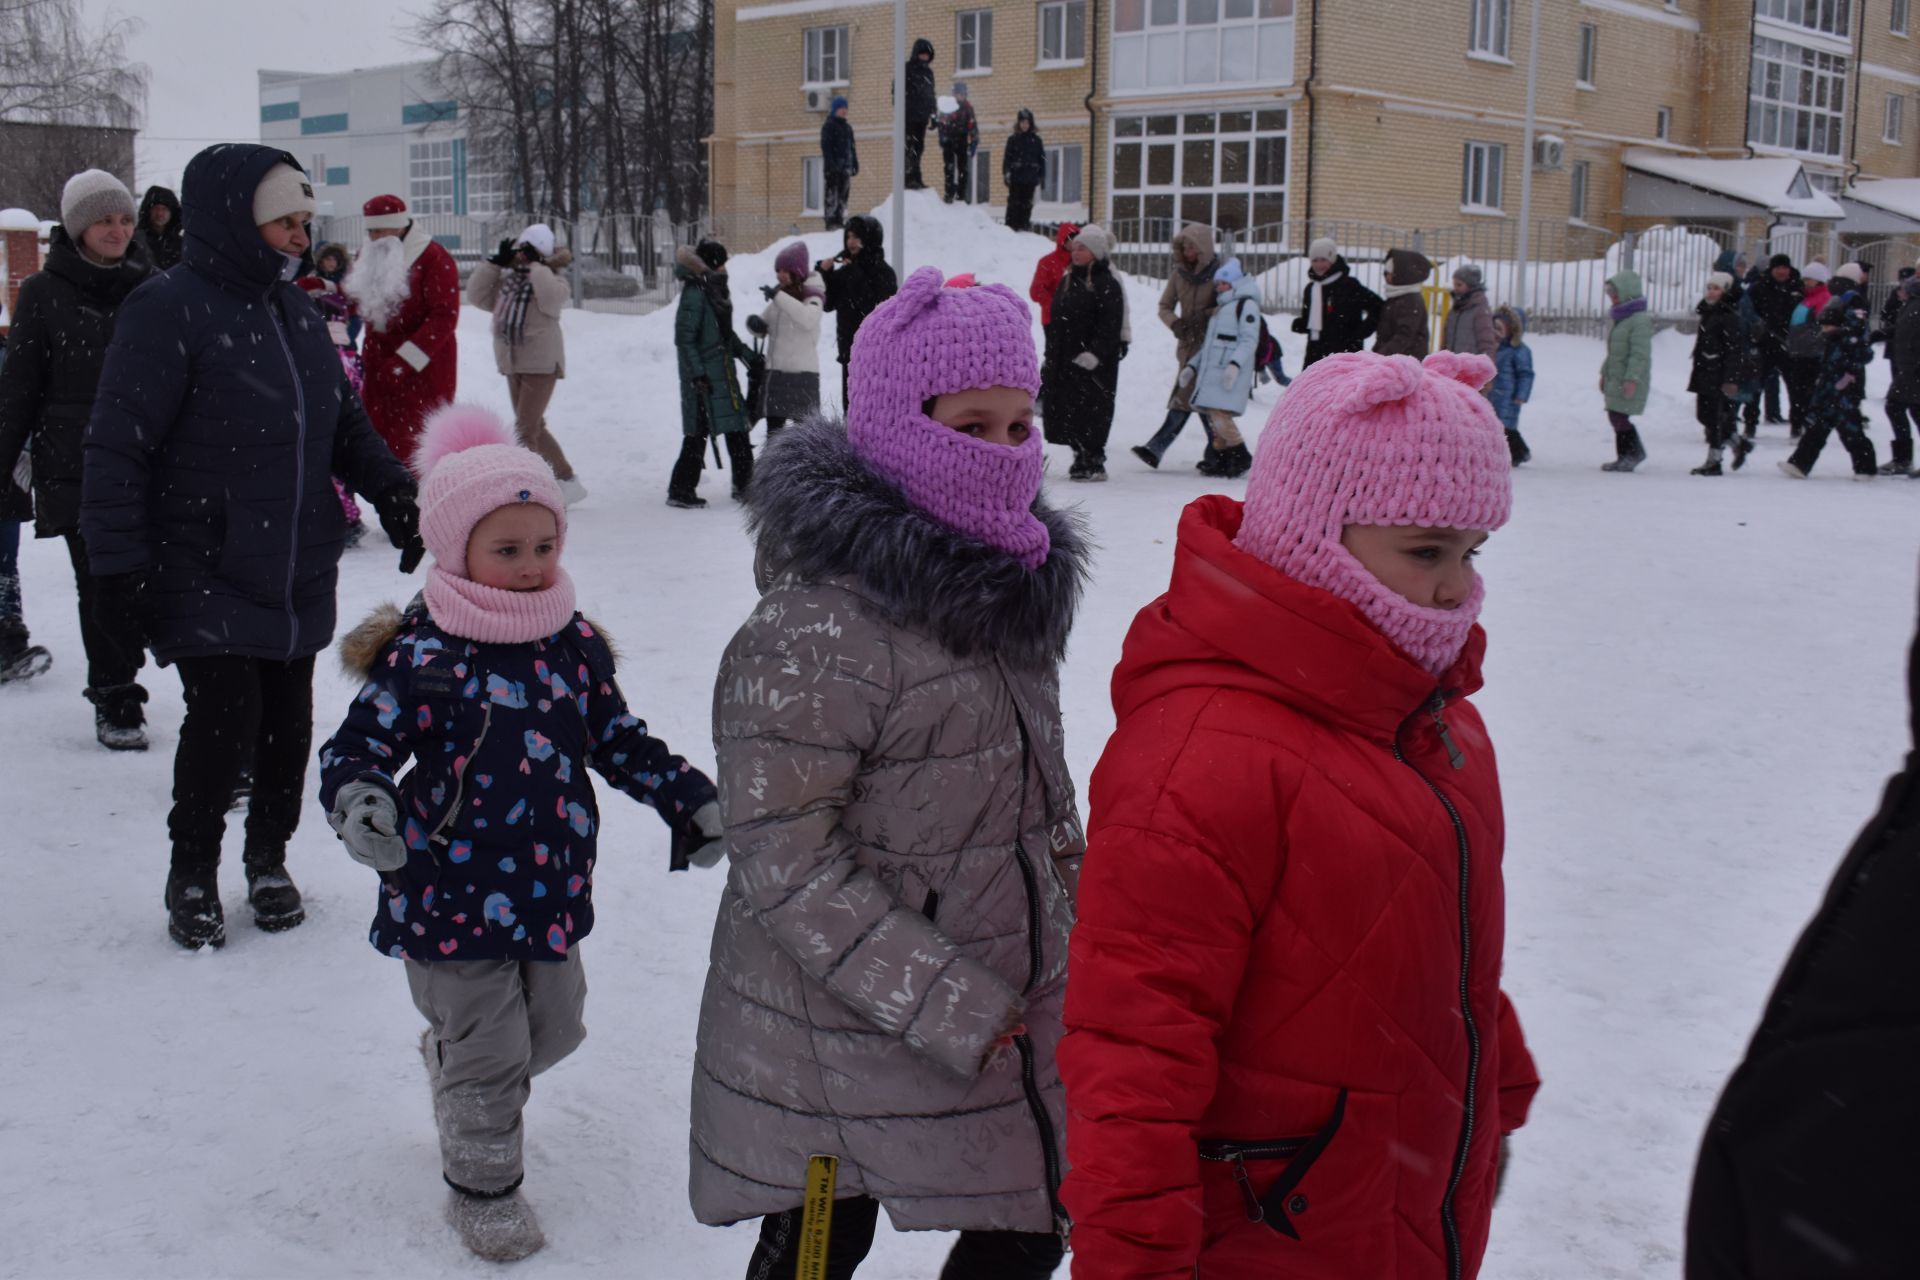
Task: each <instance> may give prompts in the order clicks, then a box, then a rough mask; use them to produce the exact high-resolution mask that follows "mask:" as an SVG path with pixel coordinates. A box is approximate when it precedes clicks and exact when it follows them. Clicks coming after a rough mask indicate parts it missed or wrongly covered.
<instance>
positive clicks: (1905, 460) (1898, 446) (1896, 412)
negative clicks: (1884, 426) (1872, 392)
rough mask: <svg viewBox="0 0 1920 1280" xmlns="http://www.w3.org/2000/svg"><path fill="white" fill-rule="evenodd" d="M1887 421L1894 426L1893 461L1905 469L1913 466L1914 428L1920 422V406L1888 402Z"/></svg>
mask: <svg viewBox="0 0 1920 1280" xmlns="http://www.w3.org/2000/svg"><path fill="white" fill-rule="evenodd" d="M1887 421H1888V422H1889V423H1891V424H1892V425H1893V460H1894V462H1896V463H1898V464H1899V465H1900V466H1903V467H1910V466H1912V465H1913V427H1914V423H1916V422H1920V405H1916V404H1907V403H1905V402H1903V401H1900V400H1895V399H1892V398H1891V397H1889V398H1888V400H1887Z"/></svg>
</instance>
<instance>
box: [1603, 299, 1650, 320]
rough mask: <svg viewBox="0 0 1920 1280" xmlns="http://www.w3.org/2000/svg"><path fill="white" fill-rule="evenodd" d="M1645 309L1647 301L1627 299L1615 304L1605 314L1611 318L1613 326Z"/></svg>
mask: <svg viewBox="0 0 1920 1280" xmlns="http://www.w3.org/2000/svg"><path fill="white" fill-rule="evenodd" d="M1646 309H1647V300H1646V299H1645V298H1643V297H1642V298H1628V299H1627V300H1626V301H1625V302H1621V303H1617V304H1615V305H1614V306H1613V307H1611V308H1609V309H1608V312H1607V314H1608V315H1610V316H1611V317H1613V322H1614V323H1615V324H1619V323H1620V322H1621V321H1622V320H1625V319H1626V318H1627V317H1628V316H1637V315H1639V314H1640V313H1641V312H1642V311H1645V310H1646Z"/></svg>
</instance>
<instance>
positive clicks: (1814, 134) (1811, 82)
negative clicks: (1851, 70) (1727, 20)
mask: <svg viewBox="0 0 1920 1280" xmlns="http://www.w3.org/2000/svg"><path fill="white" fill-rule="evenodd" d="M1847 73H1848V67H1847V59H1845V58H1844V57H1841V56H1840V55H1839V54H1835V53H1828V52H1826V51H1825V50H1823V49H1815V48H1811V47H1809V46H1807V45H1799V44H1792V43H1789V42H1788V41H1785V40H1776V39H1774V38H1773V37H1771V36H1764V35H1755V36H1754V38H1753V64H1752V72H1751V75H1750V80H1751V82H1752V87H1751V89H1750V91H1749V94H1748V98H1747V141H1748V142H1750V143H1752V144H1754V145H1756V146H1763V147H1772V148H1774V149H1776V150H1779V151H1789V152H1795V153H1798V154H1800V155H1811V156H1823V157H1837V156H1839V155H1842V154H1843V153H1844V147H1845V145H1846V136H1847ZM1803 97H1808V98H1809V100H1808V101H1802V100H1801V99H1802V98H1803ZM1823 97H1824V99H1825V101H1824V102H1822V101H1821V99H1822V98H1823ZM1803 132H1804V133H1805V134H1806V135H1807V138H1808V140H1809V145H1806V146H1802V145H1800V138H1801V134H1802V133H1803ZM1822 138H1824V139H1825V141H1826V145H1825V146H1822V145H1819V144H1820V140H1821V139H1822Z"/></svg>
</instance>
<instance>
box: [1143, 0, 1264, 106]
mask: <svg viewBox="0 0 1920 1280" xmlns="http://www.w3.org/2000/svg"><path fill="white" fill-rule="evenodd" d="M1296 7H1297V6H1296V0H1114V3H1113V5H1112V6H1111V13H1112V17H1111V18H1110V20H1109V21H1110V22H1111V28H1110V29H1111V31H1112V35H1111V37H1110V38H1109V43H1108V50H1109V53H1110V55H1111V59H1110V67H1109V71H1108V81H1109V92H1110V93H1111V94H1113V96H1115V97H1125V96H1128V95H1130V94H1162V93H1166V92H1167V91H1169V90H1178V89H1205V90H1208V91H1212V90H1215V89H1239V88H1243V87H1253V86H1268V85H1273V86H1279V85H1288V84H1292V83H1293V63H1294V57H1293V54H1294V12H1295V9H1296ZM1229 63H1233V64H1235V65H1232V66H1230V65H1229ZM1196 66H1203V67H1204V68H1205V69H1204V70H1202V71H1201V72H1200V73H1199V74H1195V68H1196ZM1169 70H1170V71H1171V72H1172V73H1173V74H1172V75H1171V76H1168V75H1166V74H1165V73H1166V72H1167V71H1169Z"/></svg>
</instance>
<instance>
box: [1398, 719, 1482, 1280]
mask: <svg viewBox="0 0 1920 1280" xmlns="http://www.w3.org/2000/svg"><path fill="white" fill-rule="evenodd" d="M1446 703H1447V700H1446V695H1445V694H1444V693H1443V692H1440V691H1437V690H1436V691H1435V693H1434V695H1433V697H1432V698H1431V699H1429V700H1428V702H1427V704H1426V706H1425V707H1424V708H1423V710H1425V711H1426V712H1427V713H1428V714H1429V715H1431V716H1432V717H1433V723H1434V727H1435V729H1437V730H1438V731H1439V734H1440V741H1441V742H1442V743H1443V744H1444V745H1445V747H1446V749H1447V759H1448V762H1449V763H1450V764H1451V765H1452V766H1453V767H1454V768H1456V769H1459V768H1463V767H1464V766H1465V764H1466V756H1465V755H1464V754H1463V753H1462V752H1461V751H1460V749H1459V748H1458V747H1457V746H1455V745H1454V742H1453V736H1452V735H1451V734H1450V733H1449V732H1448V731H1447V722H1446V720H1445V718H1444V716H1443V714H1442V713H1443V712H1444V711H1445V709H1446ZM1403 727H1404V726H1403ZM1393 758H1394V759H1395V760H1398V761H1399V762H1400V763H1401V764H1403V765H1406V766H1407V768H1409V769H1411V770H1413V775H1414V776H1415V777H1416V778H1418V779H1420V781H1421V782H1423V783H1425V784H1426V788H1427V790H1429V791H1431V792H1433V795H1434V798H1435V799H1436V800H1438V801H1439V802H1440V804H1441V807H1442V808H1444V809H1446V811H1447V818H1448V820H1449V821H1451V822H1452V823H1453V838H1454V843H1455V845H1456V846H1457V847H1458V849H1459V857H1460V1017H1461V1020H1462V1021H1463V1022H1464V1023H1465V1025H1466V1028H1467V1088H1466V1105H1465V1106H1464V1108H1463V1109H1462V1115H1461V1118H1460V1141H1459V1144H1458V1146H1456V1147H1455V1148H1454V1153H1453V1172H1452V1173H1451V1175H1450V1176H1449V1177H1448V1178H1447V1191H1446V1194H1445V1195H1444V1196H1442V1197H1441V1200H1440V1225H1441V1228H1442V1230H1443V1231H1444V1232H1445V1233H1446V1238H1447V1280H1461V1267H1462V1261H1461V1252H1460V1226H1459V1223H1458V1222H1457V1221H1456V1220H1455V1218H1454V1210H1453V1198H1454V1194H1455V1193H1456V1192H1457V1191H1459V1189H1460V1180H1461V1179H1462V1178H1463V1177H1465V1176H1466V1172H1467V1152H1468V1151H1469V1150H1471V1149H1472V1147H1473V1128H1474V1120H1475V1105H1476V1102H1475V1095H1476V1094H1477V1093H1478V1090H1479V1084H1480V1028H1479V1026H1478V1024H1476V1023H1475V1022H1474V1020H1473V1002H1472V992H1471V984H1470V981H1469V975H1470V974H1471V973H1472V970H1473V925H1472V915H1471V912H1470V911H1469V908H1468V903H1469V897H1468V886H1469V881H1468V873H1469V870H1470V861H1471V850H1470V849H1469V848H1468V846H1467V827H1466V824H1465V823H1464V822H1462V821H1461V820H1460V811H1459V810H1458V809H1456V808H1454V805H1453V801H1452V800H1449V799H1448V798H1447V793H1446V792H1444V791H1442V790H1441V789H1440V788H1439V787H1437V786H1435V785H1434V783H1433V780H1432V779H1431V778H1429V777H1427V775H1426V774H1424V773H1422V772H1421V771H1420V767H1419V766H1418V765H1416V764H1414V763H1413V762H1412V761H1411V760H1409V759H1407V757H1406V755H1405V754H1404V753H1402V752H1401V750H1400V738H1399V734H1397V733H1396V734H1395V735H1394V741H1393Z"/></svg>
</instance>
